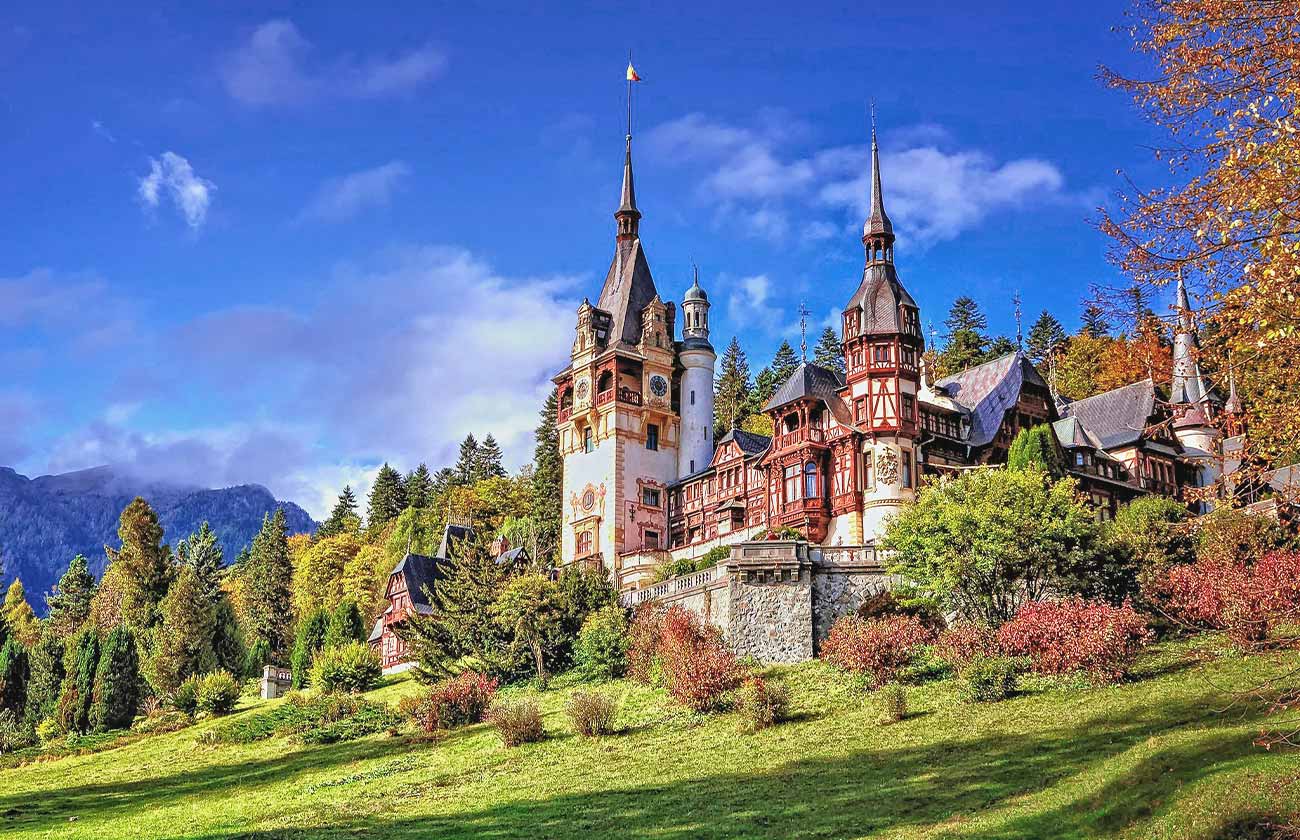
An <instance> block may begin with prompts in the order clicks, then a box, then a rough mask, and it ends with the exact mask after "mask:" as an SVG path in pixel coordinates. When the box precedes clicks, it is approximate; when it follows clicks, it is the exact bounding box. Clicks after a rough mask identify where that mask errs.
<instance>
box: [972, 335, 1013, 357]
mask: <svg viewBox="0 0 1300 840" xmlns="http://www.w3.org/2000/svg"><path fill="white" fill-rule="evenodd" d="M1016 350H1017V347H1016V343H1015V342H1014V341H1012V340H1011V339H1010V338H1008V337H1006V336H1005V335H1000V336H998V337H997V338H995V339H993V340H992V341H990V342H989V347H988V349H987V350H985V351H984V358H983V359H981V360H980V361H981V362H991V361H993V360H994V359H1000V358H1002V357H1003V356H1005V355H1007V354H1008V353H1014V352H1016Z"/></svg>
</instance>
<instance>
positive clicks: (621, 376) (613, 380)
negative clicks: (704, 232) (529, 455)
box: [554, 135, 707, 586]
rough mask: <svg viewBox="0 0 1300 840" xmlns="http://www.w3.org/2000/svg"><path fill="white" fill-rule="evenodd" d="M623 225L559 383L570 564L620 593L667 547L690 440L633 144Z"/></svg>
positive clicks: (565, 553) (565, 550) (626, 168)
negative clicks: (626, 576) (625, 560)
mask: <svg viewBox="0 0 1300 840" xmlns="http://www.w3.org/2000/svg"><path fill="white" fill-rule="evenodd" d="M614 219H615V221H616V223H617V228H616V235H615V249H614V259H613V261H612V262H611V263H610V266H609V271H608V273H607V274H606V276H605V282H604V285H603V286H602V288H601V292H600V298H599V299H598V300H597V301H596V303H595V304H592V303H591V301H590V300H584V301H583V302H582V305H581V306H579V307H578V313H577V314H578V322H577V329H576V335H575V337H574V342H573V352H572V355H571V363H570V365H569V367H568V368H566V369H565V370H564V371H562V372H560V374H558V375H557V376H556V377H555V380H554V381H555V383H556V386H557V388H558V390H559V394H560V408H559V416H558V418H557V420H558V428H559V436H560V452H561V455H562V456H563V459H564V500H565V505H564V527H563V534H562V538H561V562H562V563H564V564H568V563H572V562H575V561H577V562H586V563H590V564H592V565H600V566H602V567H603V568H605V569H606V570H607V571H608V572H609V573H610V574H611V578H612V581H613V582H614V584H615V585H616V586H617V585H619V582H620V580H619V578H620V571H621V556H622V555H623V554H624V553H626V552H631V551H638V550H642V549H645V548H657V547H660V546H665V545H666V544H667V537H668V531H667V501H668V499H667V493H666V488H667V485H668V484H669V483H670V482H672V481H673V480H675V479H676V478H677V463H678V451H679V448H680V431H681V429H680V427H681V422H680V417H679V414H678V409H679V402H678V391H677V389H676V388H675V387H674V374H675V369H676V364H677V359H676V347H675V343H674V340H673V336H674V329H675V326H674V322H675V320H676V307H675V306H674V305H673V304H672V303H671V302H667V303H666V302H664V301H663V300H662V299H660V297H659V293H658V292H657V291H656V289H655V284H654V278H653V277H652V276H651V274H650V265H649V263H648V262H647V260H646V256H645V251H644V249H643V247H642V244H641V237H640V221H641V211H640V210H638V209H637V206H636V188H635V184H634V181H633V176H632V137H631V135H628V137H627V147H626V151H625V154H624V159H623V189H622V193H621V196H620V201H619V206H618V210H616V211H615V213H614ZM706 343H707V342H706Z"/></svg>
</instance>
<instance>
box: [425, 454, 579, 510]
mask: <svg viewBox="0 0 1300 840" xmlns="http://www.w3.org/2000/svg"><path fill="white" fill-rule="evenodd" d="M557 446H558V444H557ZM456 484H457V479H456V471H455V470H453V469H452V468H451V467H442V468H440V469H439V470H438V471H437V472H436V473H434V474H433V498H434V499H435V500H436V499H440V498H442V497H443V496H444V495H446V493H447V491H448V490H450V489H451V488H452V487H454V486H456Z"/></svg>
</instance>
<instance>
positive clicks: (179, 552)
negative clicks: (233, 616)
mask: <svg viewBox="0 0 1300 840" xmlns="http://www.w3.org/2000/svg"><path fill="white" fill-rule="evenodd" d="M176 559H177V560H179V561H180V563H181V565H183V566H189V567H190V568H192V569H193V570H194V573H195V575H196V576H197V578H198V583H199V588H200V590H201V591H202V594H203V598H204V600H206V601H207V602H208V603H209V604H214V605H215V604H216V603H217V598H218V597H220V595H221V572H222V570H223V569H224V568H225V565H226V556H225V553H224V551H223V550H222V548H221V542H220V541H219V540H218V539H217V535H216V533H215V532H213V530H212V529H211V528H210V527H208V523H206V522H204V523H203V524H202V525H200V526H199V530H198V531H196V532H194V533H193V534H191V535H190V536H189V537H188V538H187V539H183V540H181V541H180V543H179V544H178V545H177V546H176Z"/></svg>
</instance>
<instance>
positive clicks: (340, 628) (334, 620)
mask: <svg viewBox="0 0 1300 840" xmlns="http://www.w3.org/2000/svg"><path fill="white" fill-rule="evenodd" d="M365 640H366V625H365V621H364V620H363V619H362V618H361V610H359V609H357V605H356V604H354V603H352V602H351V601H343V602H342V603H340V604H339V605H338V608H337V609H335V610H334V612H333V613H331V614H330V623H329V628H328V629H327V630H326V631H325V647H341V646H343V645H346V644H348V643H350V642H364V641H365Z"/></svg>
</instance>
